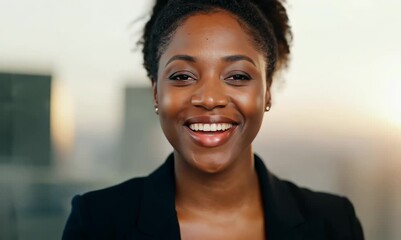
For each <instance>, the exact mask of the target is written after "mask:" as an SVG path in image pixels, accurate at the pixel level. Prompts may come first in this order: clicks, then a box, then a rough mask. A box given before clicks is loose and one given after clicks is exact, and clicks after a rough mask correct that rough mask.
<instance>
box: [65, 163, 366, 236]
mask: <svg viewBox="0 0 401 240" xmlns="http://www.w3.org/2000/svg"><path fill="white" fill-rule="evenodd" d="M255 168H256V171H257V174H258V177H259V181H260V185H261V191H262V198H263V204H264V215H265V222H266V225H265V229H266V232H267V239H269V240H285V239H291V240H297V239H307V240H314V239H333V240H334V239H341V240H345V239H358V240H360V239H364V238H363V233H362V228H361V225H360V223H359V221H358V219H357V218H356V216H355V212H354V209H353V206H352V204H351V203H350V201H349V200H348V199H346V198H344V197H338V196H334V195H330V194H326V193H318V192H313V191H310V190H307V189H303V188H299V187H297V186H296V185H294V184H292V183H290V182H287V181H283V180H280V179H278V178H277V177H275V176H274V175H273V174H271V173H270V172H269V171H268V170H267V169H266V167H265V165H264V164H263V162H262V160H261V159H260V158H258V157H257V156H256V155H255ZM174 193H175V183H174V157H173V155H170V156H169V157H168V159H167V161H166V162H165V163H164V164H163V165H162V166H161V167H159V168H158V169H157V170H156V171H155V172H153V173H152V174H150V175H149V176H148V177H141V178H134V179H131V180H128V181H126V182H124V183H121V184H119V185H116V186H113V187H110V188H106V189H103V190H98V191H94V192H89V193H86V194H84V195H82V196H75V197H74V198H73V200H72V211H71V214H70V216H69V218H68V220H67V224H66V226H65V229H64V233H63V240H80V239H85V240H89V239H94V240H101V239H134V240H138V239H140V240H142V239H143V240H145V239H154V240H155V239H163V240H167V239H180V229H179V224H178V219H177V215H176V211H175V200H174V199H175V198H174Z"/></svg>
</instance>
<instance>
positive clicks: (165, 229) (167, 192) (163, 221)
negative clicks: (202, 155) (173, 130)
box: [137, 154, 180, 239]
mask: <svg viewBox="0 0 401 240" xmlns="http://www.w3.org/2000/svg"><path fill="white" fill-rule="evenodd" d="M174 181H175V180H174V157H173V154H171V155H170V156H169V157H168V158H167V161H166V162H165V163H164V164H163V165H162V166H160V167H159V168H158V169H157V170H156V171H154V172H153V173H152V174H150V175H149V177H147V178H146V180H145V183H144V186H143V193H142V199H141V204H140V206H139V215H138V222H137V227H138V229H139V231H140V232H142V233H143V234H145V235H146V236H147V238H146V239H180V229H179V224H178V218H177V213H176V211H175V183H174ZM141 239H142V238H141Z"/></svg>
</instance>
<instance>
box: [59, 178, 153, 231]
mask: <svg viewBox="0 0 401 240" xmlns="http://www.w3.org/2000/svg"><path fill="white" fill-rule="evenodd" d="M145 179H146V178H145V177H141V178H133V179H130V180H128V181H125V182H123V183H120V184H118V185H115V186H111V187H108V188H104V189H100V190H96V191H91V192H88V193H85V194H82V195H76V196H75V197H74V198H73V199H72V202H71V205H72V210H71V213H70V216H69V218H68V220H67V224H66V226H65V229H64V233H63V239H85V236H89V235H92V234H93V233H99V236H98V237H99V238H98V239H108V238H110V237H111V236H113V237H114V235H113V234H114V233H115V232H118V229H119V228H120V229H126V228H128V227H129V225H130V224H132V223H133V222H134V221H135V218H136V216H137V213H138V209H139V203H140V198H141V192H142V188H143V185H144V181H145ZM111 226H112V227H111ZM100 234H101V235H100ZM107 237H108V238H107ZM113 237H111V238H113Z"/></svg>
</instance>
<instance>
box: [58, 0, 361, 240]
mask: <svg viewBox="0 0 401 240" xmlns="http://www.w3.org/2000/svg"><path fill="white" fill-rule="evenodd" d="M289 40H290V29H289V26H288V18H287V15H286V11H285V8H284V7H283V5H282V4H281V2H280V1H278V0H270V1H267V0H266V1H247V0H234V1H233V0H225V1H224V0H218V1H216V0H210V1H204V0H202V1H201V0H191V1H187V0H186V1H184V0H170V1H158V2H157V3H156V5H155V7H154V9H153V15H152V17H151V19H150V20H149V22H148V23H147V25H146V27H145V33H144V50H143V52H144V60H145V61H144V65H145V68H146V69H147V71H148V75H149V77H150V79H151V81H152V86H153V97H154V107H155V112H156V113H157V114H158V115H159V119H160V125H161V127H162V130H163V132H164V134H165V136H166V138H167V139H168V141H169V142H170V144H171V145H172V146H173V148H174V152H173V153H172V154H171V155H170V156H169V157H168V159H167V161H166V162H165V164H163V165H162V166H161V167H160V168H159V169H157V170H156V171H155V172H154V173H152V174H150V175H149V176H147V177H143V178H134V179H131V180H129V181H127V182H124V183H122V184H120V185H117V186H113V187H110V188H107V189H103V190H99V191H94V192H90V193H87V194H84V195H82V196H76V197H75V198H74V199H73V209H72V212H71V215H70V217H69V219H68V222H67V225H66V227H65V231H64V235H63V239H191V240H193V239H363V234H362V230H361V227H360V224H359V221H358V219H357V218H356V216H355V213H354V210H353V207H352V205H351V203H350V202H349V201H348V200H347V199H346V198H343V197H338V196H334V195H330V194H324V193H318V192H312V191H310V190H307V189H303V188H299V187H297V186H296V185H294V184H292V183H290V182H287V181H283V180H280V179H279V178H277V177H275V176H274V175H273V174H272V173H270V172H269V171H268V170H267V169H266V167H265V165H264V164H263V161H262V160H261V159H260V158H259V157H258V156H256V155H255V154H254V152H253V149H252V142H253V140H254V139H255V137H256V135H257V134H258V132H259V129H260V127H261V124H262V120H263V117H264V115H265V113H266V112H268V110H269V109H270V106H271V95H270V86H271V83H272V81H273V79H274V73H275V72H276V71H277V70H279V68H282V67H284V66H285V65H286V64H287V61H288V54H289Z"/></svg>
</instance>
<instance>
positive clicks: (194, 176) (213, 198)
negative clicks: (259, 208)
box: [174, 151, 260, 212]
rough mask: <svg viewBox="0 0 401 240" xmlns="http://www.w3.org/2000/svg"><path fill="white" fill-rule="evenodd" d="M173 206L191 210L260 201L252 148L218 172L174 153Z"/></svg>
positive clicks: (245, 205)
mask: <svg viewBox="0 0 401 240" xmlns="http://www.w3.org/2000/svg"><path fill="white" fill-rule="evenodd" d="M174 166H175V176H176V206H177V208H180V209H185V210H191V211H202V212H204V211H212V212H217V211H219V212H221V211H231V210H232V209H236V210H238V209H241V208H242V209H245V208H248V207H249V205H250V204H254V203H255V201H257V202H260V190H259V183H258V177H257V174H256V171H255V169H254V157H253V154H252V151H249V152H248V153H246V154H241V155H240V156H239V157H238V158H237V159H234V161H233V162H232V163H231V166H229V167H227V168H226V169H223V170H222V171H219V172H218V173H205V172H202V171H200V170H199V169H196V168H195V167H193V166H191V165H190V164H189V163H188V162H187V161H186V160H184V159H180V157H179V156H178V154H176V153H175V164H174Z"/></svg>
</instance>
